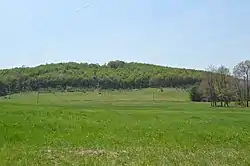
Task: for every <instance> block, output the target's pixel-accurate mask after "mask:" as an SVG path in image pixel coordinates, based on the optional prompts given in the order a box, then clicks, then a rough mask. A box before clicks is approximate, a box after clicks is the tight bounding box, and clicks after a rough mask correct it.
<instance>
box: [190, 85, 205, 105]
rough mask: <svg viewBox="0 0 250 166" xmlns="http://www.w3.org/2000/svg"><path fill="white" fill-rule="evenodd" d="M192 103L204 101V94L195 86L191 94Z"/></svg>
mask: <svg viewBox="0 0 250 166" xmlns="http://www.w3.org/2000/svg"><path fill="white" fill-rule="evenodd" d="M189 97H190V100H191V101H195V102H200V101H201V100H202V94H201V92H200V90H199V87H198V86H193V87H192V88H191V90H190V92H189Z"/></svg>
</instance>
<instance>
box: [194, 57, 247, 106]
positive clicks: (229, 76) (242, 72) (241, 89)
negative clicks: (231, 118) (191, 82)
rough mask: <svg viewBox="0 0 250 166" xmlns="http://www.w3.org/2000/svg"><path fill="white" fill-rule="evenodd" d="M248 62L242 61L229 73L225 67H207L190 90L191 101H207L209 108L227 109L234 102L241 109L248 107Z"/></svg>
mask: <svg viewBox="0 0 250 166" xmlns="http://www.w3.org/2000/svg"><path fill="white" fill-rule="evenodd" d="M249 79H250V61H249V60H246V61H242V62H240V63H238V64H237V65H235V67H234V68H233V71H232V72H230V70H229V68H227V67H226V66H223V65H221V66H219V67H215V66H212V65H211V66H209V67H208V69H207V70H206V71H205V72H203V74H202V77H201V81H200V82H199V83H197V84H196V85H195V86H193V87H192V89H191V90H190V98H191V100H192V101H209V102H210V103H211V106H221V107H229V103H230V102H231V101H236V103H237V104H238V105H241V106H242V107H249V98H250V92H249V89H250V81H249Z"/></svg>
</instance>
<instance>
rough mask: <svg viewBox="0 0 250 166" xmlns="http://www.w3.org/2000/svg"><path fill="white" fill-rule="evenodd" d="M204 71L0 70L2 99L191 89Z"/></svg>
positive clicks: (116, 67) (73, 66)
mask: <svg viewBox="0 0 250 166" xmlns="http://www.w3.org/2000/svg"><path fill="white" fill-rule="evenodd" d="M201 76H202V71H198V70H191V69H180V68H171V67H164V66H158V65H152V64H144V63H135V62H129V63H126V62H123V61H119V60H116V61H110V62H108V63H107V64H104V65H99V64H88V63H75V62H68V63H57V64H45V65H40V66H37V67H20V68H13V69H4V70H0V95H1V96H4V95H7V94H12V93H18V92H25V91H40V90H49V89H53V90H60V91H65V90H69V91H77V90H81V89H97V88H98V89H140V88H148V87H155V88H163V87H175V88H187V87H190V86H192V85H194V84H196V83H197V82H200V81H201Z"/></svg>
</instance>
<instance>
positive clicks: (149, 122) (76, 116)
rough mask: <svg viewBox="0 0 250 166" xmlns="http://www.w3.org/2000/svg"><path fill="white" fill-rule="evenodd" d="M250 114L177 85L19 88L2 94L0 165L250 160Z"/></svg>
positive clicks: (246, 162)
mask: <svg viewBox="0 0 250 166" xmlns="http://www.w3.org/2000/svg"><path fill="white" fill-rule="evenodd" d="M153 92H154V93H155V94H154V99H155V101H153V100H152V93H153ZM249 119H250V112H249V110H247V109H240V108H210V107H209V104H207V103H191V102H188V94H187V93H186V92H183V91H180V90H178V91H176V90H173V89H165V90H164V92H157V90H156V89H145V90H139V91H132V92H105V93H102V94H98V93H97V92H88V93H87V94H86V93H55V94H52V93H51V94H40V98H39V103H38V104H36V94H34V93H33V94H32V93H28V94H15V95H12V96H11V99H3V98H2V99H1V100H0V133H1V134H0V147H1V149H0V165H25V166H26V165H132V166H133V165H211V166H212V165H213V166H214V165H249V164H250V156H249V154H250V142H249V138H250V121H249Z"/></svg>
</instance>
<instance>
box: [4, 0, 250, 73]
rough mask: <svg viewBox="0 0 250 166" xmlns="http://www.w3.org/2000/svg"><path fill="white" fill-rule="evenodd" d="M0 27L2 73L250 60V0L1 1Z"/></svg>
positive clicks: (200, 65)
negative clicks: (59, 66) (41, 67)
mask: <svg viewBox="0 0 250 166" xmlns="http://www.w3.org/2000/svg"><path fill="white" fill-rule="evenodd" d="M86 4H89V5H90V6H89V7H87V8H84V6H85V5H86ZM79 9H80V10H79ZM0 21H1V26H0V68H10V67H16V66H22V65H25V66H35V65H38V64H42V63H51V62H62V61H63V62H65V61H77V62H91V63H100V64H103V63H105V62H108V61H110V60H116V59H119V60H124V61H137V62H145V63H153V64H160V65H164V66H174V67H185V68H199V69H203V68H206V67H207V66H208V65H209V64H214V65H219V64H224V65H227V66H228V67H232V66H233V65H235V64H236V63H238V62H239V61H241V60H245V59H250V1H249V0H88V1H87V0H1V1H0Z"/></svg>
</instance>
